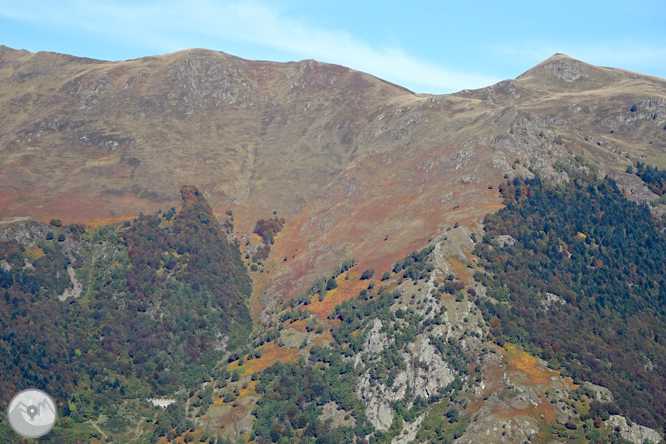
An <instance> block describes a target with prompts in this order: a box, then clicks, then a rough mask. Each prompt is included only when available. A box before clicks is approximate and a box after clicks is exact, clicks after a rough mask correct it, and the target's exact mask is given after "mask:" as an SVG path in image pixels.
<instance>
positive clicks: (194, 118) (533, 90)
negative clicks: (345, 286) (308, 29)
mask: <svg viewBox="0 0 666 444" xmlns="http://www.w3.org/2000/svg"><path fill="white" fill-rule="evenodd" d="M0 60H1V61H0V79H1V80H0V82H1V83H0V105H2V107H3V109H7V110H9V111H10V112H7V113H3V114H2V116H1V119H2V121H1V122H0V123H1V124H2V126H3V132H2V135H1V136H0V159H1V160H2V162H1V165H2V166H1V167H0V168H1V170H0V175H1V176H2V177H3V179H4V180H3V181H2V185H0V186H1V187H2V190H1V191H2V196H3V197H2V202H1V203H0V205H2V206H1V207H0V212H1V214H2V215H3V216H16V217H21V216H29V217H36V218H38V219H42V220H48V219H50V218H51V217H57V218H60V219H63V220H65V221H86V220H87V221H91V220H95V219H99V218H113V217H120V216H121V215H122V214H136V213H138V212H139V211H143V210H146V209H158V208H160V207H162V208H168V207H169V206H171V205H174V204H176V203H177V201H178V199H179V195H178V189H179V188H180V185H181V184H183V183H193V184H195V185H197V186H198V187H199V189H201V190H202V191H203V192H204V193H206V195H207V196H208V197H209V200H210V201H211V204H212V205H213V206H214V208H216V209H217V211H220V212H222V211H224V210H226V209H227V208H231V209H232V210H233V211H234V215H235V217H236V220H237V221H238V222H239V223H238V224H237V225H238V226H246V227H250V226H252V225H253V224H254V221H256V220H257V219H259V218H260V217H263V216H265V215H266V214H269V213H270V212H272V211H278V212H279V213H280V215H281V216H283V217H285V218H286V219H287V220H288V221H289V223H288V224H287V228H286V232H285V235H283V236H282V237H281V238H279V239H278V240H277V244H276V245H275V247H274V251H275V254H274V255H273V257H274V258H275V259H279V262H275V263H274V264H271V265H269V266H268V269H272V268H273V267H274V270H273V271H271V275H270V276H271V277H270V278H269V277H268V276H261V278H262V279H260V280H259V282H258V285H257V286H256V288H257V290H256V291H255V295H256V296H260V295H261V293H262V292H264V291H265V292H266V296H265V297H264V298H263V300H261V301H260V302H259V304H258V306H257V307H255V313H258V311H260V310H261V307H264V306H266V305H267V304H269V303H270V301H272V300H274V299H275V297H276V295H283V296H285V294H284V289H285V288H288V287H289V288H291V287H293V286H296V288H297V289H304V287H305V286H306V285H307V283H308V282H310V281H311V280H312V279H314V278H315V277H316V276H317V275H318V274H320V273H322V272H324V271H325V270H327V269H330V268H332V267H334V266H335V265H336V264H337V263H339V261H340V259H341V258H344V257H352V256H354V257H358V258H359V259H360V260H362V261H363V260H371V261H373V262H372V263H369V266H374V267H376V268H382V267H386V266H388V265H389V264H390V263H391V262H393V261H394V260H395V259H397V258H398V257H402V256H403V255H404V254H406V253H407V252H409V251H411V250H413V249H414V248H415V247H416V246H418V245H421V244H422V243H423V242H424V241H425V240H427V238H428V237H431V236H433V235H435V234H437V232H438V231H439V228H440V227H442V226H446V225H453V224H454V223H456V222H459V223H466V224H469V223H472V224H474V223H478V222H479V221H480V219H481V218H482V217H483V214H485V212H487V211H488V210H492V209H493V208H498V207H499V205H500V201H499V199H498V198H497V196H496V194H494V193H492V192H489V191H488V190H487V187H488V186H489V185H495V184H497V183H498V182H499V181H500V180H501V179H502V177H503V176H504V175H508V176H509V177H513V176H514V175H529V174H530V173H529V172H528V171H527V168H528V167H531V168H537V169H540V170H542V171H543V172H544V174H546V175H548V176H553V175H554V174H556V173H555V172H554V170H553V169H552V168H551V166H552V164H553V163H554V162H556V161H560V162H566V163H573V160H574V154H582V155H584V156H586V157H588V158H590V159H592V160H593V162H595V163H597V164H598V166H599V168H600V169H601V171H602V172H612V171H619V170H624V168H625V167H626V164H627V160H626V158H625V154H631V155H633V156H645V158H646V159H648V160H650V162H651V163H652V164H656V165H663V164H666V159H664V157H663V148H664V146H665V145H666V142H665V139H664V131H663V129H662V128H663V126H664V125H665V124H666V112H665V111H664V106H666V104H665V103H666V102H664V100H665V99H664V97H666V92H665V91H666V86H665V85H666V83H665V82H664V81H663V80H660V79H656V78H651V77H647V76H642V75H638V74H634V73H628V72H625V71H620V70H614V69H608V68H596V67H592V66H591V65H587V64H584V63H583V62H579V61H575V60H573V59H570V58H568V57H566V56H563V55H556V56H553V57H552V58H551V59H549V60H547V61H545V62H544V63H542V64H541V65H539V66H537V67H535V68H534V69H532V70H530V71H528V72H526V73H525V74H524V75H522V76H520V77H519V78H518V79H516V80H510V81H505V82H500V83H499V84H497V85H494V86H492V87H488V88H484V89H481V90H476V91H464V92H461V93H458V94H453V95H445V96H428V95H416V94H413V93H411V92H409V91H407V90H405V89H403V88H400V87H398V86H395V85H391V84H388V83H386V82H383V81H381V80H379V79H376V78H374V77H371V76H368V75H366V74H363V73H359V72H356V71H353V70H349V69H347V68H343V67H340V66H334V65H327V64H322V63H318V62H315V61H303V62H297V63H286V64H280V63H271V62H254V61H247V60H243V59H239V58H236V57H233V56H229V55H227V54H224V53H219V52H213V51H206V50H200V49H197V50H188V51H181V52H178V53H174V54H168V55H165V56H158V57H147V58H143V59H137V60H130V61H125V62H113V63H111V62H102V61H95V60H89V59H81V58H75V57H71V56H64V55H60V54H53V53H36V54H32V53H28V52H26V51H15V50H12V49H9V48H6V47H3V49H2V51H1V52H0ZM634 104H636V110H635V111H631V109H632V105H634ZM611 131H613V133H611ZM650 142H652V143H650ZM560 143H561V144H560ZM516 161H518V162H519V163H516ZM380 189H381V190H382V191H381V192H377V190H380ZM435 208H440V209H441V210H442V211H439V212H437V214H434V213H433V209H435ZM352 221H353V222H352ZM243 234H245V235H246V236H247V237H248V238H251V236H250V233H249V232H245V233H239V235H243ZM385 238H386V241H385V242H383V240H384V239H385ZM380 241H382V242H380ZM296 248H298V252H296ZM285 256H288V257H291V256H295V257H294V260H293V261H291V260H290V261H286V262H285V261H282V259H283V258H284V257H285ZM378 257H382V258H385V259H384V260H379V261H378V260H377V259H375V258H378ZM371 258H373V259H371Z"/></svg>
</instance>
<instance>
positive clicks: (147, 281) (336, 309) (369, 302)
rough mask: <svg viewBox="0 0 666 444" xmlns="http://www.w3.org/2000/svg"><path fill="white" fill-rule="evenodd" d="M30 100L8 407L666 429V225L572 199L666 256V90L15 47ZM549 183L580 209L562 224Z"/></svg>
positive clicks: (148, 417) (163, 415)
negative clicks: (428, 84) (419, 82)
mask: <svg viewBox="0 0 666 444" xmlns="http://www.w3.org/2000/svg"><path fill="white" fill-rule="evenodd" d="M0 109H1V110H3V111H1V112H0V127H2V132H1V133H0V224H1V225H0V229H2V240H1V242H0V247H1V248H2V249H1V250H0V252H1V253H2V254H3V256H1V257H0V259H3V258H4V262H0V265H2V268H0V273H1V274H0V285H1V286H2V287H3V288H4V289H6V290H7V291H5V293H4V294H5V298H4V301H3V302H2V304H4V306H5V308H4V309H3V310H2V313H4V315H5V316H4V317H3V318H2V319H0V320H2V322H3V324H2V325H3V330H2V334H3V342H2V343H0V345H1V346H2V347H4V348H5V351H6V352H7V354H8V355H11V356H14V358H13V362H12V364H11V366H10V367H8V370H6V373H7V374H8V376H7V378H5V379H3V385H2V387H1V388H2V390H3V391H2V393H1V395H2V397H3V399H4V398H7V396H8V395H9V394H10V393H13V392H14V391H15V390H16V389H17V388H20V387H21V386H22V384H25V383H26V381H30V382H31V383H32V384H34V385H36V386H44V387H50V388H52V389H53V390H54V391H56V395H55V396H58V397H59V400H60V401H61V402H66V404H67V405H68V409H69V410H67V412H66V413H67V415H65V416H66V417H67V418H70V419H71V420H72V422H71V423H70V422H68V421H65V423H64V424H61V425H59V426H58V427H59V428H58V429H57V430H56V433H59V434H60V436H63V437H67V439H69V438H72V437H75V436H77V437H78V436H81V437H89V436H95V435H96V436H97V438H100V439H103V440H104V441H106V442H112V441H113V438H112V437H110V435H111V434H113V435H114V436H116V437H118V438H117V439H119V440H120V441H127V440H130V439H134V440H137V442H141V441H143V442H148V441H149V440H150V441H152V442H155V441H161V442H169V441H172V442H173V441H174V440H177V442H181V441H186V442H191V441H192V440H194V439H199V440H200V442H206V441H208V442H224V441H222V440H223V439H230V440H233V441H234V442H236V441H238V440H239V439H242V440H243V441H251V442H254V441H256V442H261V443H268V442H294V441H297V440H298V441H299V442H316V443H325V442H336V443H337V442H364V440H368V441H369V442H373V443H374V442H393V443H406V442H412V441H414V440H416V441H419V442H452V441H453V440H457V441H456V442H465V443H467V442H469V443H473V442H484V441H487V442H524V441H526V440H531V441H533V442H558V441H557V440H558V439H560V438H561V439H566V438H568V439H570V440H571V442H586V440H587V441H594V440H601V442H622V440H628V441H630V442H643V441H645V440H648V441H652V442H655V441H659V440H660V439H661V438H660V436H659V433H663V429H662V428H661V426H660V425H661V424H663V419H664V416H665V415H666V413H664V412H666V410H664V408H663V406H662V397H661V396H660V395H655V394H652V395H650V396H644V397H643V396H642V395H641V391H643V390H646V389H648V388H650V389H654V390H659V389H660V387H662V386H663V381H662V371H661V370H660V368H657V369H656V371H653V370H654V367H655V365H657V366H658V365H659V363H661V362H662V361H663V359H664V358H663V357H662V354H663V350H662V348H663V347H662V345H661V342H663V339H662V334H660V333H659V332H661V331H662V330H663V326H662V323H663V320H662V316H663V315H662V310H661V309H659V308H658V307H656V308H655V306H658V305H659V303H660V301H661V296H660V294H661V293H660V288H661V282H662V280H663V278H662V277H661V276H660V273H663V270H664V266H663V260H662V258H661V255H660V254H661V250H659V255H657V254H655V255H654V256H653V257H650V258H649V259H648V258H645V259H644V260H640V261H639V260H636V261H634V262H635V263H633V268H632V266H629V265H627V264H626V262H631V261H632V259H631V258H624V259H622V261H621V260H620V259H621V258H622V255H621V254H620V253H621V252H624V251H631V252H634V253H635V254H639V253H640V254H643V253H644V252H645V248H644V246H642V245H640V243H641V239H643V238H641V237H640V236H638V237H636V236H625V237H624V238H622V237H621V236H620V240H617V239H615V238H614V239H615V240H614V242H615V243H616V244H621V245H622V247H618V246H617V245H615V244H614V245H613V248H619V249H617V250H613V249H612V248H610V247H609V248H608V249H605V248H604V247H605V244H604V243H603V242H604V241H606V239H605V237H604V236H605V235H604V234H603V233H601V232H596V231H594V230H593V229H591V228H590V226H589V225H590V224H591V223H592V222H590V221H591V219H590V218H591V217H592V215H589V214H586V213H585V211H582V212H581V211H573V212H571V213H570V212H567V210H566V209H567V208H568V206H573V208H574V209H575V210H578V209H585V210H588V209H589V210H594V212H595V217H596V214H597V213H598V214H599V216H598V217H601V218H603V217H604V215H605V217H606V218H610V217H611V216H612V217H615V219H613V224H612V225H613V229H615V228H617V227H619V226H623V227H625V225H626V227H625V228H623V229H624V230H634V231H636V229H635V226H636V224H637V223H639V222H640V224H641V225H640V227H641V228H640V229H638V230H637V231H639V232H640V233H641V234H642V235H643V236H644V237H645V236H648V234H649V236H648V237H649V241H650V245H652V246H654V247H655V248H656V247H660V246H661V245H662V244H663V233H661V232H660V231H659V229H660V228H661V225H660V224H661V221H660V219H661V215H662V214H664V213H666V207H665V206H664V205H662V204H663V203H664V202H665V201H666V199H664V198H663V197H660V195H662V194H663V189H664V185H663V184H664V183H666V179H664V177H666V174H664V173H663V171H661V170H658V169H655V167H663V166H664V165H666V157H665V153H666V81H665V80H662V79H657V78H653V77H649V76H645V75H640V74H636V73H631V72H627V71H622V70H617V69H612V68H600V67H595V66H592V65H588V64H586V63H584V62H581V61H577V60H573V59H571V58H569V57H567V56H565V55H562V54H556V55H555V56H553V57H551V58H550V59H548V60H546V61H544V62H543V63H541V64H539V65H538V66H536V67H534V68H532V69H530V70H529V71H527V72H526V73H524V74H523V75H521V76H519V77H518V78H517V79H515V80H506V81H503V82H500V83H498V84H496V85H492V86H489V87H487V88H482V89H479V90H473V91H470V90H464V91H461V92H459V93H456V94H451V95H417V94H414V93H412V92H410V91H408V90H406V89H404V88H401V87H399V86H396V85H392V84H390V83H387V82H384V81H382V80H380V79H377V78H374V77H372V76H369V75H367V74H364V73H360V72H356V71H353V70H350V69H347V68H344V67H340V66H334V65H328V64H323V63H319V62H315V61H302V62H293V63H273V62H263V61H248V60H243V59H240V58H237V57H234V56H230V55H227V54H224V53H220V52H214V51H208V50H202V49H194V50H188V51H181V52H178V53H173V54H167V55H164V56H156V57H146V58H142V59H137V60H129V61H122V62H104V61H98V60H90V59H82V58H76V57H72V56H67V55H61V54H54V53H29V52H27V51H16V50H13V49H10V48H7V47H0ZM637 161H640V162H637ZM628 167H629V168H628ZM634 171H635V172H636V173H637V174H634ZM595 173H596V174H598V175H599V177H598V178H597V179H593V178H592V176H591V175H588V174H595ZM604 175H608V176H610V177H612V178H614V180H615V181H614V182H606V181H604V184H606V185H601V180H602V178H603V177H604ZM587 180H589V181H590V183H589V184H588V183H587V182H585V181H587ZM595 181H596V182H595ZM608 183H613V185H612V186H611V185H607V184H608ZM184 184H193V185H195V186H196V187H185V188H182V186H183V185H184ZM527 184H529V185H530V186H527ZM535 184H538V186H541V184H544V186H545V187H546V188H544V189H543V190H542V189H541V188H539V189H538V190H537V185H535ZM615 184H617V185H618V186H619V187H620V190H621V191H623V192H619V191H618V190H617V189H615V188H614V187H615ZM500 185H501V186H500ZM586 187H588V188H589V189H588V188H586ZM583 189H584V190H586V191H581V190H583ZM535 190H536V191H535ZM498 191H499V192H498ZM537 192H538V193H540V194H539V195H546V194H547V193H552V196H557V197H561V198H563V199H564V200H565V203H564V204H562V205H563V207H562V208H560V210H558V211H553V212H552V213H553V214H551V215H550V216H552V220H548V221H547V225H543V226H542V225H539V221H540V219H539V217H540V216H543V215H542V214H541V213H539V215H540V216H539V217H537V215H536V214H529V212H530V211H532V210H534V208H537V210H535V211H537V213H538V212H539V211H542V212H543V211H545V210H542V209H539V207H537V206H536V205H532V206H529V205H527V203H530V204H531V203H532V200H526V197H529V198H532V197H533V195H534V194H535V193H537ZM523 193H524V194H523ZM530 193H531V194H530ZM586 193H587V194H586ZM625 197H628V198H630V199H631V200H634V201H635V202H638V203H650V205H649V206H648V207H647V208H649V210H650V211H647V210H646V209H645V208H646V207H642V206H636V205H635V204H633V203H630V202H628V201H626V200H624V199H625ZM181 200H182V209H181V210H180V212H177V211H176V208H175V207H176V206H180V205H181ZM609 202H611V203H609ZM613 202H614V203H613ZM209 203H210V207H209V205H208V204H209ZM505 205H506V208H505ZM604 205H605V206H604ZM614 205H615V206H616V207H617V208H618V209H620V210H622V211H624V212H623V213H622V212H621V215H620V216H618V215H617V214H616V212H614V211H611V207H613V206H614ZM502 208H504V210H502V212H501V213H498V215H497V216H495V217H494V218H493V217H487V218H485V220H484V217H486V215H487V214H488V213H495V212H497V211H498V210H500V209H502ZM618 211H619V210H618ZM142 212H145V213H146V214H147V215H144V214H143V213H142ZM216 214H217V217H219V218H220V219H222V215H223V214H226V217H224V219H225V222H224V223H223V224H220V223H218V222H217V219H216V216H215V215H216ZM618 214H619V213H618ZM558 218H560V219H558ZM561 218H567V219H566V220H564V219H561ZM51 219H57V220H54V221H52V224H51V225H49V226H47V225H45V224H40V222H42V223H43V222H48V221H49V220H51ZM616 219H617V220H616ZM60 220H62V221H63V222H64V224H65V225H67V224H72V225H69V226H66V227H62V226H61V225H62V223H61V222H60ZM595 220H596V219H595ZM604 220H605V219H604ZM82 223H86V224H87V226H83V225H80V224H82ZM110 223H112V224H111V225H109V224H110ZM623 224H625V225H623ZM4 225H6V226H5V227H4V228H3V227H2V226H4ZM579 225H580V226H581V227H583V228H580V229H579V228H576V229H575V230H574V229H573V228H572V227H578V226H579ZM556 227H557V230H556V229H555V228H556ZM563 227H564V228H563ZM627 227H629V228H627ZM600 229H601V228H600ZM609 229H610V228H609ZM484 230H485V231H484ZM530 230H531V231H535V232H538V233H539V234H538V236H541V237H542V238H541V237H540V238H539V240H535V239H533V238H532V237H530V236H531V235H530V234H529V232H530ZM572 230H573V231H572ZM49 232H50V235H49ZM541 232H543V235H542V234H541ZM579 232H580V233H579ZM525 233H527V234H525ZM618 233H619V232H618ZM618 233H616V234H618ZM622 233H624V231H623V232H622ZM622 233H619V234H618V235H620V234H622ZM484 234H485V236H484ZM521 236H522V237H521ZM625 238H626V239H625ZM512 242H513V243H514V245H515V247H514V245H510V244H511V243H512ZM516 242H517V243H516ZM623 242H624V243H625V244H622V243H623ZM507 243H508V244H507ZM660 248H661V247H660ZM475 249H476V250H475ZM579 250H580V251H579ZM563 251H566V252H568V253H569V254H570V255H571V256H569V255H567V254H565V253H563ZM632 254H633V253H632ZM549 255H550V256H549ZM558 255H559V256H558ZM551 256H552V257H551ZM560 256H561V257H560ZM565 256H567V258H566V259H571V258H572V257H573V259H571V261H567V260H565ZM579 256H580V257H579ZM243 257H244V258H245V263H243V259H242V258H243ZM553 257H557V258H559V259H561V260H559V261H558V260H555V259H553ZM578 259H580V260H578ZM597 259H598V261H599V262H597V261H596V260H597ZM537 261H539V262H537ZM623 261H624V262H623ZM620 262H621V263H620ZM572 263H573V265H572ZM611 263H612V264H616V265H618V267H617V268H613V266H611ZM606 264H609V265H606ZM565 266H571V267H573V268H571V269H566V268H565ZM246 267H247V268H248V269H249V272H246ZM536 267H540V268H539V270H537V271H538V272H539V273H540V274H539V276H540V277H539V279H541V280H535V278H533V277H530V278H529V279H528V278H527V277H525V276H531V273H534V272H535V269H536ZM604 267H608V268H604ZM246 273H249V277H248V276H247V274H246ZM613 273H621V274H617V276H620V275H621V276H625V277H627V276H628V278H627V279H631V280H632V281H631V283H632V285H633V286H629V288H630V289H631V290H627V291H626V292H622V291H620V290H619V288H620V285H619V284H618V283H617V282H616V280H613V279H610V278H609V275H612V274H613ZM584 275H585V276H588V275H589V276H591V277H586V278H583V277H582V276H584ZM602 278H608V279H607V280H606V281H604V280H603V279H602ZM549 279H550V280H553V281H555V280H557V281H556V284H557V285H556V289H553V288H555V287H553V288H551V284H550V283H548V282H547V281H548V280H549ZM589 279H596V280H594V281H593V282H591V281H589ZM525 280H527V282H528V283H526V282H525ZM250 284H251V287H250ZM595 285H603V291H601V290H599V291H596V290H592V287H594V286H595ZM590 292H592V293H593V294H592V295H591V296H590V297H589V298H588V299H585V297H584V296H585V295H587V294H588V293H590ZM579 293H580V294H579ZM551 294H552V296H549V295H551ZM571 295H574V296H576V297H574V296H571ZM0 300H1V299H0ZM559 304H562V305H563V307H560V306H559ZM566 304H569V305H566ZM44 307H47V308H48V310H49V312H50V313H53V314H54V315H53V316H51V317H50V318H49V317H48V316H45V315H44ZM560 308H561V310H560ZM117 313H121V315H119V314H117ZM604 316H605V317H604ZM632 316H633V317H632ZM581 317H583V318H585V319H587V322H588V324H587V325H588V326H589V329H584V330H583V331H578V330H577V329H576V327H577V326H578V324H577V322H578V321H579V320H580V319H581ZM28 318H34V319H36V321H33V323H31V322H30V321H29V320H28ZM626 319H631V320H633V321H635V322H634V327H631V328H630V329H628V330H627V331H625V332H624V333H623V334H625V335H628V336H630V339H631V340H627V341H626V343H624V344H623V345H622V347H619V348H613V347H611V346H612V344H613V341H616V340H617V338H616V336H615V335H614V334H612V332H609V331H607V330H608V329H607V328H605V326H606V325H613V326H616V327H617V326H619V325H621V322H623V321H624V320H626ZM549 321H552V325H551V324H548V322H549ZM633 321H632V322H633ZM116 322H120V323H122V325H123V326H125V327H127V329H122V328H118V325H117V324H116ZM63 326H66V327H63ZM63 328H64V330H63ZM618 328H619V327H618ZM68 329H69V330H68ZM45 330H48V331H52V332H55V333H54V334H53V335H51V336H50V338H49V340H48V341H46V340H44V341H42V342H38V341H37V340H36V338H35V334H37V333H36V332H43V331H45ZM640 338H644V342H641V339H640ZM566 339H570V340H571V342H570V343H567V344H563V343H562V342H564V341H565V340H566ZM26 344H31V346H30V347H28V345H26ZM631 344H633V345H631ZM617 350H623V351H624V352H626V353H631V352H633V351H636V350H638V351H637V352H636V353H638V352H640V353H638V354H637V356H639V358H638V359H639V360H640V363H641V365H639V366H636V365H634V364H636V362H638V361H631V360H628V361H626V362H625V361H622V362H617V360H618V359H619V358H618V359H616V358H617V357H618V353H619V352H618V351H617ZM20 353H23V354H24V355H25V356H26V357H25V358H21V356H19V355H20ZM42 355H44V356H42ZM56 355H57V356H56ZM60 356H62V362H61V361H60V359H61V358H60ZM62 363H67V364H71V365H70V367H72V368H73V369H67V370H65V369H63V370H62V372H61V376H60V377H59V378H55V380H53V381H52V380H46V379H45V377H40V371H38V370H39V369H47V368H48V367H49V365H55V364H58V365H62ZM102 363H103V365H102ZM103 369H106V370H103ZM41 373H44V372H41ZM628 375H630V376H631V377H630V378H629V376H628ZM566 376H572V377H574V379H571V378H568V377H566ZM623 378H624V379H623ZM627 378H629V380H627ZM592 382H594V383H596V384H599V385H595V384H592ZM604 386H608V387H609V388H611V389H612V390H611V391H610V392H609V391H608V390H607V388H604ZM121 388H122V393H121ZM155 395H158V396H164V397H166V398H165V399H160V400H158V401H155V402H158V403H163V404H164V403H167V404H168V403H170V402H172V401H173V402H174V403H173V405H171V406H170V407H169V408H168V409H166V410H164V411H161V410H159V409H158V408H157V407H155V408H152V407H150V406H149V405H148V404H147V403H146V398H148V397H149V396H151V397H152V396H155ZM106 398H109V399H111V401H109V402H108V403H107V401H103V399H106ZM5 401H6V400H5ZM620 415H625V416H626V419H625V416H620ZM632 419H633V420H635V421H636V422H637V423H638V424H634V423H632ZM644 426H650V427H653V428H655V429H657V431H655V430H652V429H648V428H647V427H644ZM0 427H4V425H0ZM68 428H73V429H72V430H63V429H68ZM77 434H78V435H77ZM218 436H219V440H218ZM84 439H87V438H84Z"/></svg>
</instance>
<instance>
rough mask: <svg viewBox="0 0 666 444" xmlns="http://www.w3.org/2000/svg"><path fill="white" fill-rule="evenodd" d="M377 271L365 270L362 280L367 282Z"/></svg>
mask: <svg viewBox="0 0 666 444" xmlns="http://www.w3.org/2000/svg"><path fill="white" fill-rule="evenodd" d="M374 274H375V270H365V271H364V272H363V274H362V275H361V280H362V281H366V280H368V279H370V278H371V277H372V276H374Z"/></svg>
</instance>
